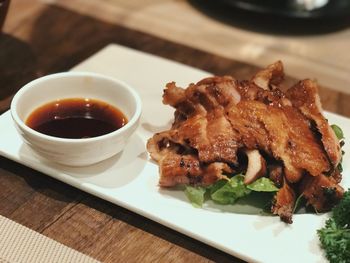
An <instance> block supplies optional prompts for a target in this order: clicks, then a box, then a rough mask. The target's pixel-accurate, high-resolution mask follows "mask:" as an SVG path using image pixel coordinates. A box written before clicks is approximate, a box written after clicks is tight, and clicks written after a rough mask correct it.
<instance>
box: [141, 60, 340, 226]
mask: <svg viewBox="0 0 350 263" xmlns="http://www.w3.org/2000/svg"><path fill="white" fill-rule="evenodd" d="M283 76H284V73H283V64H282V62H280V61H278V62H276V63H274V64H272V65H270V66H268V67H267V68H266V69H263V70H261V71H260V72H258V73H257V74H256V75H255V76H253V78H252V79H251V80H243V81H238V80H235V79H234V78H232V77H230V76H224V77H210V78H205V79H203V80H201V81H199V82H198V83H196V84H190V85H189V86H188V87H187V88H185V89H184V88H180V87H177V86H176V84H175V82H171V83H168V84H167V85H166V88H165V90H164V94H163V103H164V104H166V105H170V106H172V107H174V108H175V114H174V123H173V125H172V127H171V129H170V130H168V131H163V132H160V133H157V134H155V135H154V136H153V137H152V138H150V139H149V141H148V144H147V149H148V151H149V152H150V154H151V157H152V158H153V159H154V160H155V161H156V162H158V165H159V171H160V180H159V184H160V186H162V187H172V186H175V185H178V184H190V185H210V184H212V183H214V182H216V181H217V180H220V179H225V178H226V179H227V178H229V177H230V176H232V175H233V174H235V173H238V172H243V174H245V175H246V178H245V180H244V183H246V184H249V183H252V182H253V181H254V180H256V179H258V178H259V177H262V176H266V177H269V178H271V180H272V181H273V182H275V184H276V186H278V187H281V188H280V190H279V191H278V193H277V194H276V196H275V199H274V204H273V205H272V207H271V210H272V212H273V213H275V214H278V215H279V216H280V217H281V219H282V220H284V221H285V222H288V223H291V222H292V211H293V207H294V202H295V197H296V196H297V195H300V194H303V195H304V197H305V198H306V199H307V201H308V204H309V205H312V206H314V207H315V209H317V210H318V211H324V210H327V209H329V208H330V204H331V203H332V202H333V203H335V202H336V201H337V200H339V199H340V198H341V196H342V193H343V189H342V188H341V187H340V186H339V185H338V183H339V181H340V179H339V178H341V177H340V173H339V171H338V170H337V165H338V164H339V162H340V159H341V149H340V145H339V142H338V139H337V138H336V136H335V134H334V132H333V130H332V129H331V128H330V126H329V124H328V122H327V120H326V119H325V118H324V116H323V115H322V108H321V104H320V100H319V96H318V91H317V84H316V83H315V82H313V81H311V80H304V81H301V82H299V83H297V84H296V85H294V86H293V87H291V88H290V89H288V90H287V91H286V92H283V91H282V89H280V88H279V85H280V84H281V82H282V80H283ZM265 159H266V160H265ZM330 175H331V176H330ZM332 175H334V176H332ZM337 178H338V179H337ZM325 188H326V189H332V191H333V194H332V202H331V201H330V199H329V198H328V199H327V197H325V196H322V197H321V195H322V193H323V192H322V191H323V189H325ZM315 196H317V197H318V198H319V199H317V198H315Z"/></svg>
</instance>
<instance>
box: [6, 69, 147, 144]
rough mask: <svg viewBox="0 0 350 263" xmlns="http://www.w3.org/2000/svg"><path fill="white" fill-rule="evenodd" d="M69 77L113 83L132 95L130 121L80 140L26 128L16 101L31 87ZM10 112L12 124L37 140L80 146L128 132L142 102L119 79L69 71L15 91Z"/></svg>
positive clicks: (139, 111) (49, 76)
mask: <svg viewBox="0 0 350 263" xmlns="http://www.w3.org/2000/svg"><path fill="white" fill-rule="evenodd" d="M69 77H92V78H95V79H102V80H106V81H111V82H114V83H115V84H117V85H119V86H121V87H122V88H124V89H126V90H127V91H128V92H129V93H130V94H131V95H132V97H133V99H134V100H135V105H136V109H135V113H134V114H133V115H132V116H131V118H130V120H128V122H127V124H126V125H124V126H123V127H121V128H120V129H118V130H115V131H113V132H110V133H107V134H104V135H100V136H96V137H91V138H81V139H72V138H60V137H55V136H50V135H46V134H43V133H40V132H38V131H36V130H34V129H32V128H30V127H29V126H27V125H26V124H25V122H24V121H22V119H21V118H20V117H19V116H18V113H17V108H16V107H17V104H18V100H19V99H20V98H21V96H22V95H23V94H24V93H25V92H27V91H28V90H30V89H31V88H32V87H33V86H35V85H37V84H39V83H41V82H45V81H48V80H52V79H60V78H69ZM49 102H50V101H48V102H47V103H49ZM39 107H40V106H39ZM10 112H11V116H12V118H13V120H14V122H15V123H16V124H17V125H18V126H19V127H20V128H21V129H23V130H24V131H25V132H28V133H30V134H32V135H34V136H36V137H38V138H41V139H45V140H49V141H51V142H59V143H69V144H82V143H88V142H95V141H100V140H104V139H108V138H110V137H114V136H117V135H120V134H122V133H124V132H126V131H127V130H129V129H130V128H132V127H133V126H134V124H135V123H137V121H138V120H139V118H140V116H141V113H142V102H141V98H140V96H139V94H138V93H137V92H136V91H135V90H134V89H133V88H132V87H131V86H130V85H129V84H127V83H126V82H124V81H122V80H119V79H116V78H113V77H110V76H106V75H103V74H99V73H94V72H85V71H73V72H69V71H67V72H59V73H53V74H49V75H46V76H43V77H40V78H37V79H34V80H32V81H30V82H29V83H27V84H25V85H24V86H23V87H22V88H21V89H19V90H18V91H17V93H16V94H15V96H14V97H13V99H12V101H11V105H10Z"/></svg>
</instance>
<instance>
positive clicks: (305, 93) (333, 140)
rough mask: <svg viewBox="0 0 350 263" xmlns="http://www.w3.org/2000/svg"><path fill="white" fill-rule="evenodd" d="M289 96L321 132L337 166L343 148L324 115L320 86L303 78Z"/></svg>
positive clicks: (331, 157) (328, 151)
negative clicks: (319, 91)
mask: <svg viewBox="0 0 350 263" xmlns="http://www.w3.org/2000/svg"><path fill="white" fill-rule="evenodd" d="M287 97H288V98H289V99H290V100H291V102H292V103H293V106H294V107H296V108H298V109H300V111H301V112H302V113H303V114H304V115H305V116H306V118H308V119H309V120H310V121H312V122H313V123H314V124H315V125H316V128H317V130H318V131H319V133H320V134H321V141H322V143H323V146H324V150H325V151H326V153H327V155H328V157H329V159H330V160H331V162H332V164H333V166H337V165H338V164H339V162H340V160H341V156H342V154H341V149H340V145H339V141H338V139H337V137H336V135H335V133H334V131H333V130H332V128H331V127H330V126H329V124H328V121H327V119H326V118H325V117H324V116H323V115H322V106H321V101H320V97H319V95H318V86H317V84H316V82H314V81H312V80H309V79H307V80H303V81H300V82H299V83H298V84H296V85H295V86H293V87H292V88H290V89H289V90H288V91H287Z"/></svg>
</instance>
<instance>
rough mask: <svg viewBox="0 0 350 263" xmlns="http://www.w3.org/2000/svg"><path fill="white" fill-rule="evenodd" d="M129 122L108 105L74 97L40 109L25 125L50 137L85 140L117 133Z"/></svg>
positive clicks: (48, 104)
mask: <svg viewBox="0 0 350 263" xmlns="http://www.w3.org/2000/svg"><path fill="white" fill-rule="evenodd" d="M127 122H128V120H127V118H126V117H125V115H124V114H123V113H122V112H121V111H120V110H119V109H117V108H116V107H114V106H112V105H110V104H108V103H106V102H103V101H100V100H95V99H86V98H70V99H62V100H56V101H52V102H49V103H47V104H45V105H43V106H41V107H39V108H37V109H36V110H34V111H33V112H32V113H31V114H30V115H29V117H28V118H27V120H26V122H25V123H26V125H27V126H29V127H30V128H32V129H34V130H36V131H38V132H40V133H43V134H46V135H50V136H55V137H60V138H69V139H81V138H91V137H97V136H101V135H104V134H107V133H110V132H113V131H116V130H118V129H120V128H121V127H123V126H124V125H125V124H126V123H127Z"/></svg>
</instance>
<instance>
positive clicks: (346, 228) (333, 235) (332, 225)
mask: <svg viewBox="0 0 350 263" xmlns="http://www.w3.org/2000/svg"><path fill="white" fill-rule="evenodd" d="M317 234H318V236H319V239H320V242H321V247H322V248H323V249H324V251H325V255H326V257H327V259H328V260H329V261H330V262H331V263H350V190H348V191H346V192H345V193H344V196H343V198H342V200H341V201H340V202H339V204H338V205H337V206H335V207H334V208H333V210H332V216H331V218H329V219H328V220H327V221H326V225H325V226H324V227H323V228H321V229H319V230H318V231H317Z"/></svg>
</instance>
